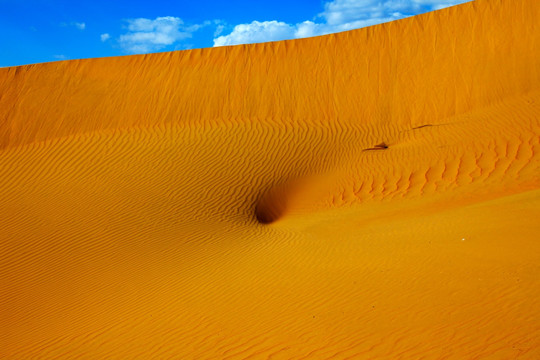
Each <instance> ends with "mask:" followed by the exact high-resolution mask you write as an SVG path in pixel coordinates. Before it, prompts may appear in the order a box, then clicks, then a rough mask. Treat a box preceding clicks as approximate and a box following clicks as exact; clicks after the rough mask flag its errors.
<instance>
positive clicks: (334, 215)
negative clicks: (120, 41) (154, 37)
mask: <svg viewBox="0 0 540 360" xmlns="http://www.w3.org/2000/svg"><path fill="white" fill-rule="evenodd" d="M539 23H540V2H538V1H536V0H520V1H510V0H476V1H474V2H471V3H466V4H463V5H459V6H454V7H451V8H447V9H443V10H440V11H436V12H432V13H428V14H423V15H420V16H415V17H412V18H408V19H404V20H399V21H395V22H392V23H387V24H381V25H377V26H373V27H369V28H364V29H359V30H354V31H348V32H344V33H339V34H333V35H328V36H322V37H316V38H310V39H300V40H291V41H281V42H274V43H265V44H254V45H242V46H233V47H224V48H213V49H197V50H189V51H180V52H172V53H159V54H149V55H140V56H126V57H117V58H104V59H87V60H75V61H63V62H55V63H48V64H36V65H29V66H21V67H14V68H6V69H0V358H6V359H32V358H36V359H63V358H66V359H71V358H88V359H127V358H158V359H162V358H179V359H392V360H393V359H420V358H424V359H537V358H540V341H539V339H540V326H539V324H540V310H539V309H540V301H539V299H540V281H539V280H538V279H539V275H540V266H539V265H538V264H540V251H539V250H540V249H539V247H540V243H539V242H538V238H539V235H540V224H539V223H538V218H540V155H539V154H540V137H539V134H540V48H539V47H538V45H539V44H540V31H539V27H538V24H539Z"/></svg>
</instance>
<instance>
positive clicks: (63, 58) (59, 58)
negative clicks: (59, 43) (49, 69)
mask: <svg viewBox="0 0 540 360" xmlns="http://www.w3.org/2000/svg"><path fill="white" fill-rule="evenodd" d="M53 57H54V58H55V59H57V60H66V55H62V54H60V55H53Z"/></svg>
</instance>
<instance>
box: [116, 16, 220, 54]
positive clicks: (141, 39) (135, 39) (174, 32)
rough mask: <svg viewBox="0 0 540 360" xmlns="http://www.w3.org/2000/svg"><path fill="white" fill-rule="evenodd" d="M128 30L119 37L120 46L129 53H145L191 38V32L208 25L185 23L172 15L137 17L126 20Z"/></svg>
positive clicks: (206, 23) (207, 22) (205, 23)
mask: <svg viewBox="0 0 540 360" xmlns="http://www.w3.org/2000/svg"><path fill="white" fill-rule="evenodd" d="M127 23H128V26H127V29H128V32H127V33H126V34H124V35H121V36H120V38H119V42H120V46H121V47H122V48H123V49H124V50H125V51H127V52H130V53H147V52H150V51H156V50H160V49H162V48H164V47H166V46H168V45H172V44H174V43H176V42H178V41H180V40H184V39H188V38H191V36H192V33H193V32H195V31H197V30H199V29H200V28H202V27H204V26H207V25H210V24H211V22H210V21H205V22H204V23H202V24H195V25H189V26H187V25H185V24H184V22H183V21H182V19H180V18H178V17H173V16H164V17H158V18H156V19H154V20H151V19H145V18H139V19H130V20H127Z"/></svg>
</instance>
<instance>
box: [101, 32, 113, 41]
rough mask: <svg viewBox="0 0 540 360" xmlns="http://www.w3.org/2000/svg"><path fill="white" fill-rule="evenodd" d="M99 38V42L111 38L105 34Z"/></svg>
mask: <svg viewBox="0 0 540 360" xmlns="http://www.w3.org/2000/svg"><path fill="white" fill-rule="evenodd" d="M99 37H100V38H101V41H107V40H109V39H110V38H111V35H109V34H107V33H105V34H101V35H100V36H99Z"/></svg>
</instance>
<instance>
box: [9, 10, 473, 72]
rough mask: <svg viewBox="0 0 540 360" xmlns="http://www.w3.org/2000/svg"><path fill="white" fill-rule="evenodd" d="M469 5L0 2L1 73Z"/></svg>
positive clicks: (318, 31) (297, 34)
mask: <svg viewBox="0 0 540 360" xmlns="http://www.w3.org/2000/svg"><path fill="white" fill-rule="evenodd" d="M467 1H469V0H326V1H325V0H288V1H285V0H272V1H264V0H260V1H254V0H250V1H247V0H228V1H210V0H197V1H165V0H152V1H137V0H130V1H127V0H118V1H101V0H94V1H84V0H79V1H73V0H70V1H65V0H0V34H2V35H1V36H0V67H3V66H15V65H23V64H32V63H40V62H49V61H58V60H67V59H80V58H89V57H103V56H118V55H129V54H139V53H148V52H158V51H172V50H184V49H192V48H202V47H212V46H223V45H235V44H243V43H254V42H265V41H274V40H284V39H293V38H301V37H309V36H317V35H323V34H328V33H333V32H339V31H345V30H350V29H355V28H360V27H364V26H369V25H373V24H377V23H381V22H386V21H391V20H395V19H400V18H403V17H407V16H411V15H415V14H419V13H423V12H427V11H432V10H437V9H440V8H443V7H447V6H452V5H456V4H460V3H463V2H467Z"/></svg>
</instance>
